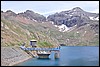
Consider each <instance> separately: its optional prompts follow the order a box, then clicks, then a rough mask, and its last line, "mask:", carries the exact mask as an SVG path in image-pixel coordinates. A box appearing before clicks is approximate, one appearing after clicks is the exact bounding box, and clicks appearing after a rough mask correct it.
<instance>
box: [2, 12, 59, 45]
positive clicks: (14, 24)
mask: <svg viewBox="0 0 100 67" xmlns="http://www.w3.org/2000/svg"><path fill="white" fill-rule="evenodd" d="M31 15H32V14H31ZM42 22H43V21H42ZM48 24H49V26H48ZM45 25H47V26H45ZM50 26H53V25H52V24H51V25H50V23H46V22H45V23H38V20H36V21H34V20H30V18H27V17H25V16H23V15H21V14H20V15H19V14H15V13H14V12H12V11H6V12H1V46H19V45H21V44H22V43H23V42H26V44H27V46H29V41H30V40H31V39H36V40H38V47H54V46H57V45H58V44H59V43H58V41H57V39H55V38H53V37H51V36H48V35H47V31H48V29H51V27H50Z"/></svg>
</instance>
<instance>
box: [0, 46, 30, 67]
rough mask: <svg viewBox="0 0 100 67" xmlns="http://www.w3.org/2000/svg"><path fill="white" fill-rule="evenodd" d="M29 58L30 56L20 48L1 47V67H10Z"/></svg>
mask: <svg viewBox="0 0 100 67" xmlns="http://www.w3.org/2000/svg"><path fill="white" fill-rule="evenodd" d="M30 58H31V56H29V55H28V54H27V53H26V52H24V51H23V50H22V49H20V48H15V47H1V66H12V65H14V64H17V63H20V62H23V61H25V60H28V59H30Z"/></svg>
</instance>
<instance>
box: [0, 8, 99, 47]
mask: <svg viewBox="0 0 100 67" xmlns="http://www.w3.org/2000/svg"><path fill="white" fill-rule="evenodd" d="M31 39H36V40H37V41H38V42H37V45H38V47H56V46H58V45H60V44H65V45H67V46H98V45H99V14H97V13H89V12H86V11H84V10H82V9H81V8H79V7H76V8H73V9H72V10H68V11H62V12H60V13H55V14H52V15H49V16H48V17H47V19H46V18H45V17H44V16H43V15H40V14H38V13H35V12H33V11H31V10H26V11H25V12H23V13H18V14H16V13H14V12H13V11H11V10H8V11H6V12H3V11H1V46H19V45H21V44H23V42H26V44H27V46H29V41H30V40H31Z"/></svg>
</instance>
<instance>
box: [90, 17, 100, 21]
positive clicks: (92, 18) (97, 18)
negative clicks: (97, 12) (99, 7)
mask: <svg viewBox="0 0 100 67" xmlns="http://www.w3.org/2000/svg"><path fill="white" fill-rule="evenodd" d="M89 18H90V19H91V20H99V17H96V18H94V17H89Z"/></svg>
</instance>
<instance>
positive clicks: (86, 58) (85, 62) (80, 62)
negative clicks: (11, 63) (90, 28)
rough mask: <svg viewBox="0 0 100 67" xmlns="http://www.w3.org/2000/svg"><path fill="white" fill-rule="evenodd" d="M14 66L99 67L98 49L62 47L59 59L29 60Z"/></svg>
mask: <svg viewBox="0 0 100 67" xmlns="http://www.w3.org/2000/svg"><path fill="white" fill-rule="evenodd" d="M16 66H99V47H91V46H75V47H74V46H73V47H72V46H62V47H61V49H60V58H59V59H37V58H31V59H29V60H27V61H25V62H22V63H19V64H17V65H16Z"/></svg>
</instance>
